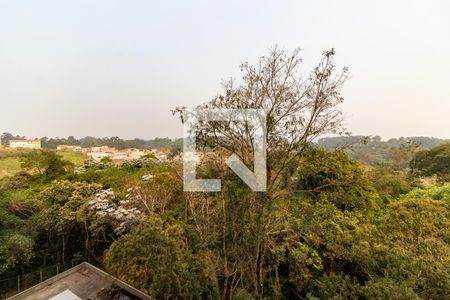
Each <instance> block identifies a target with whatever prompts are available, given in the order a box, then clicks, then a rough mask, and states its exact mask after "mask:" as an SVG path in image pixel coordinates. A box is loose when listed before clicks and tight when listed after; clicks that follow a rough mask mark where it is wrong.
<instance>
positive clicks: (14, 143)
mask: <svg viewBox="0 0 450 300" xmlns="http://www.w3.org/2000/svg"><path fill="white" fill-rule="evenodd" d="M9 147H10V148H23V149H41V141H40V140H10V141H9Z"/></svg>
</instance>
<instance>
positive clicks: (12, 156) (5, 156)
mask: <svg viewBox="0 0 450 300" xmlns="http://www.w3.org/2000/svg"><path fill="white" fill-rule="evenodd" d="M26 151H27V150H15V149H1V150H0V178H3V177H6V176H12V175H14V174H16V173H18V172H20V170H21V168H20V161H19V156H20V155H21V154H22V153H24V152H26ZM28 151H29V150H28ZM57 153H58V155H60V156H62V157H63V159H64V160H68V161H70V162H72V163H73V164H74V165H75V166H82V165H83V163H84V161H85V160H86V159H87V156H86V154H84V153H80V152H57Z"/></svg>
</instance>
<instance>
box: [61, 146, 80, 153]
mask: <svg viewBox="0 0 450 300" xmlns="http://www.w3.org/2000/svg"><path fill="white" fill-rule="evenodd" d="M56 150H57V151H72V152H81V151H82V148H81V147H80V146H73V145H58V146H56Z"/></svg>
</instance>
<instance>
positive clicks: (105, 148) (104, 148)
mask: <svg viewBox="0 0 450 300" xmlns="http://www.w3.org/2000/svg"><path fill="white" fill-rule="evenodd" d="M91 152H104V153H116V152H117V150H116V148H112V147H108V146H100V147H92V148H91Z"/></svg>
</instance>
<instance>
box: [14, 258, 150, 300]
mask: <svg viewBox="0 0 450 300" xmlns="http://www.w3.org/2000/svg"><path fill="white" fill-rule="evenodd" d="M78 299H79V300H81V299H96V300H112V299H127V300H150V299H153V298H151V297H150V296H148V295H146V294H144V293H143V292H141V291H139V290H137V289H135V288H133V287H132V286H130V285H128V284H126V283H124V282H123V281H120V280H119V279H117V278H115V277H113V276H112V275H110V274H108V273H106V272H104V271H102V270H100V269H98V268H96V267H94V266H92V265H90V264H88V263H82V264H79V265H77V266H75V267H73V268H71V269H69V270H67V271H65V272H63V273H60V274H58V275H56V276H55V277H52V278H50V279H48V280H46V281H44V282H42V283H40V284H38V285H35V286H34V287H32V288H29V289H27V290H25V291H23V292H21V293H19V294H17V295H15V296H12V297H10V298H8V300H78Z"/></svg>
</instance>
